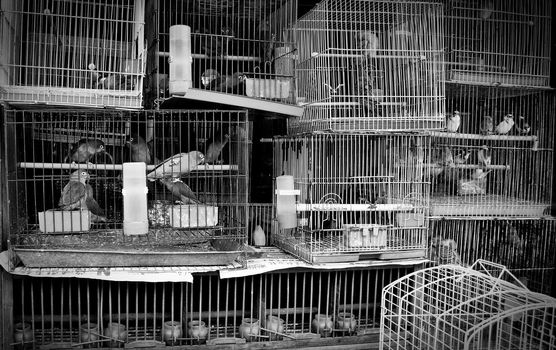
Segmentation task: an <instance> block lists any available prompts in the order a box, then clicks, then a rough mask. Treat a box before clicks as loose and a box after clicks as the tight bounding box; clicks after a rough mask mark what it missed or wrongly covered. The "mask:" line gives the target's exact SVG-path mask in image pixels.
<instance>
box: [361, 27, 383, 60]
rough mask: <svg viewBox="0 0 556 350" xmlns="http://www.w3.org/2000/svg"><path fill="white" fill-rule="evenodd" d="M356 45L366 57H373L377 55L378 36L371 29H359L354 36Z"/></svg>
mask: <svg viewBox="0 0 556 350" xmlns="http://www.w3.org/2000/svg"><path fill="white" fill-rule="evenodd" d="M356 41H357V42H356V46H357V48H358V49H362V50H364V51H363V55H365V56H366V57H374V56H376V55H377V52H378V48H379V46H380V43H379V40H378V36H377V35H376V34H375V33H374V32H372V31H368V30H366V31H360V32H358V33H357V36H356Z"/></svg>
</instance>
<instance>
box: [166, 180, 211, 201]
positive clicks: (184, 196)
mask: <svg viewBox="0 0 556 350" xmlns="http://www.w3.org/2000/svg"><path fill="white" fill-rule="evenodd" d="M159 181H160V183H161V184H163V185H164V186H166V188H167V189H168V191H170V193H172V195H174V197H176V198H179V200H180V202H182V203H183V204H199V203H201V202H200V201H199V200H198V199H197V196H196V195H195V192H193V191H192V190H191V188H190V187H189V186H187V185H186V184H185V182H183V181H181V180H180V179H179V178H176V177H173V178H170V177H167V178H161V179H160V180H159Z"/></svg>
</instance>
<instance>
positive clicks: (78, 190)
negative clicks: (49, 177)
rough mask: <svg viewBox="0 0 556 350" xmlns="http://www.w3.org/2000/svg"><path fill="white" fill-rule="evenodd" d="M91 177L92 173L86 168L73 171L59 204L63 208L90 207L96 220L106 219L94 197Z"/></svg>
mask: <svg viewBox="0 0 556 350" xmlns="http://www.w3.org/2000/svg"><path fill="white" fill-rule="evenodd" d="M89 179H90V175H89V173H88V172H87V171H85V170H76V171H74V172H73V173H71V175H70V179H69V181H68V183H67V184H66V185H65V186H64V188H63V189H62V196H61V197H60V200H59V201H58V206H59V207H60V209H62V210H74V209H88V210H89V211H91V213H92V214H93V215H94V218H95V219H96V220H94V221H106V218H105V217H104V212H103V210H102V209H101V208H100V206H99V205H98V203H97V201H96V200H95V198H94V197H93V188H92V187H91V185H89V183H88V181H89Z"/></svg>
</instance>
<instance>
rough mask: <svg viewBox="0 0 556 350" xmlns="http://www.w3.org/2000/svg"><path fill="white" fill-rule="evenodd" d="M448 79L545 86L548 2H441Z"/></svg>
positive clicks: (549, 5)
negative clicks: (443, 17) (444, 14)
mask: <svg viewBox="0 0 556 350" xmlns="http://www.w3.org/2000/svg"><path fill="white" fill-rule="evenodd" d="M444 4H445V11H446V12H445V13H446V19H445V20H444V23H445V36H446V39H445V42H446V46H447V53H448V54H447V55H446V58H447V61H448V62H447V66H446V69H447V72H446V74H447V78H448V81H453V82H459V83H468V84H481V85H506V86H508V85H509V86H534V87H548V86H550V42H551V25H552V2H550V1H542V0H532V1H512V2H508V1H503V0H481V1H464V0H446V1H444Z"/></svg>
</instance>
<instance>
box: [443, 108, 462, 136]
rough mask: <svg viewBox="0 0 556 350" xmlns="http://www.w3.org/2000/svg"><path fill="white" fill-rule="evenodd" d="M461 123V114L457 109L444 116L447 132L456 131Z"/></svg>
mask: <svg viewBox="0 0 556 350" xmlns="http://www.w3.org/2000/svg"><path fill="white" fill-rule="evenodd" d="M460 125H461V115H460V113H459V111H454V113H452V114H451V115H448V116H447V117H446V130H447V131H448V132H457V131H458V129H459V127H460Z"/></svg>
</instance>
